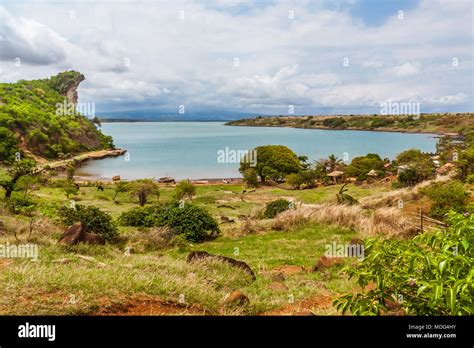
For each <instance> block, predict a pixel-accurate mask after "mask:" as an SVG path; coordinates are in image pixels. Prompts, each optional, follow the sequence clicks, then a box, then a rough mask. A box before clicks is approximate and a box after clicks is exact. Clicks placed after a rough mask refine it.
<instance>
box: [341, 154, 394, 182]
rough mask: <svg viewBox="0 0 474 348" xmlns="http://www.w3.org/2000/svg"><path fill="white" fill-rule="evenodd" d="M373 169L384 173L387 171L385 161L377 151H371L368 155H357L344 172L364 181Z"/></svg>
mask: <svg viewBox="0 0 474 348" xmlns="http://www.w3.org/2000/svg"><path fill="white" fill-rule="evenodd" d="M372 169H374V170H376V171H380V172H381V173H382V174H383V173H385V172H384V161H383V160H382V159H381V158H380V156H379V155H377V154H375V153H369V154H367V155H366V156H359V157H355V158H354V159H353V160H352V161H351V164H350V165H348V166H347V167H346V169H345V171H344V172H345V173H346V174H347V175H348V176H353V177H356V178H357V179H358V180H360V181H362V180H365V179H367V174H368V173H369V172H370V171H371V170H372Z"/></svg>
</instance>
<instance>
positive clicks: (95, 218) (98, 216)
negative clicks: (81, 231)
mask: <svg viewBox="0 0 474 348" xmlns="http://www.w3.org/2000/svg"><path fill="white" fill-rule="evenodd" d="M58 215H59V218H60V220H61V222H62V223H63V224H65V225H72V224H74V223H76V222H82V224H83V225H84V227H85V229H86V231H87V232H95V233H97V234H98V235H100V236H102V237H103V238H104V239H106V240H108V241H114V240H115V239H116V238H117V237H118V231H117V227H116V226H115V224H114V222H113V221H112V217H111V216H110V215H109V214H107V213H105V212H103V211H102V210H100V209H99V208H97V207H94V206H84V205H80V204H76V207H75V208H69V207H65V206H62V207H60V208H59V209H58Z"/></svg>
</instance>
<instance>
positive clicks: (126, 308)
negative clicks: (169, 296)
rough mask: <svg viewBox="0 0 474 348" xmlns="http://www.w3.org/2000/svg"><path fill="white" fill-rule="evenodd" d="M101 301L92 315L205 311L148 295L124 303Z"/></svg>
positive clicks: (176, 313) (195, 313) (164, 313)
mask: <svg viewBox="0 0 474 348" xmlns="http://www.w3.org/2000/svg"><path fill="white" fill-rule="evenodd" d="M103 302H104V305H101V306H100V307H101V308H100V309H99V310H98V312H96V313H94V315H104V316H106V315H110V316H112V315H138V316H146V315H206V311H205V310H204V309H202V308H199V307H198V306H196V305H187V304H180V303H176V302H172V301H164V300H162V299H160V298H158V297H155V296H149V295H141V296H137V297H133V298H131V299H129V300H127V301H126V302H124V303H110V300H109V299H104V300H103Z"/></svg>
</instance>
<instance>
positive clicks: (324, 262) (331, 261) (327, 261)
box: [312, 256, 343, 272]
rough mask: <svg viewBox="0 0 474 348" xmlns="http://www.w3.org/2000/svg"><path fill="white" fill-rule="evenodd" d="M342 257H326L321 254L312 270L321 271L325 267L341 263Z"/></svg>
mask: <svg viewBox="0 0 474 348" xmlns="http://www.w3.org/2000/svg"><path fill="white" fill-rule="evenodd" d="M342 262H343V261H342V257H327V256H321V257H320V258H319V260H318V261H317V262H316V265H315V266H314V267H313V270H312V271H313V272H317V271H321V270H323V269H325V268H329V267H331V266H333V265H339V264H341V263H342Z"/></svg>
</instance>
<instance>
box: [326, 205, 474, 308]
mask: <svg viewBox="0 0 474 348" xmlns="http://www.w3.org/2000/svg"><path fill="white" fill-rule="evenodd" d="M448 221H449V227H448V228H447V229H445V230H439V231H436V232H435V233H432V232H431V233H430V232H425V233H423V234H421V235H419V236H417V237H415V238H414V239H412V240H408V241H397V240H380V239H369V240H368V241H366V243H365V249H364V252H365V258H364V260H363V261H362V263H361V264H360V265H359V266H357V267H355V268H349V269H346V271H347V272H348V274H349V276H350V277H351V278H352V277H357V278H358V283H359V285H360V286H361V287H362V288H365V287H367V285H369V284H374V285H375V288H373V289H370V290H367V291H365V292H363V293H359V294H355V295H354V294H352V293H350V294H345V295H343V296H341V297H339V298H337V299H336V300H335V301H334V304H335V306H336V308H337V309H338V310H341V311H342V313H343V314H344V313H346V312H348V311H349V312H351V313H352V314H354V315H380V314H381V313H382V312H389V309H394V308H396V309H401V310H403V311H404V312H405V313H406V314H414V315H469V314H472V313H473V312H474V301H473V299H474V284H473V276H474V269H473V267H472V260H473V253H472V244H473V242H474V241H473V239H474V234H473V232H474V216H473V215H469V216H464V215H461V214H457V213H454V212H451V213H450V214H449V220H448ZM388 307H390V308H388Z"/></svg>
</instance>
